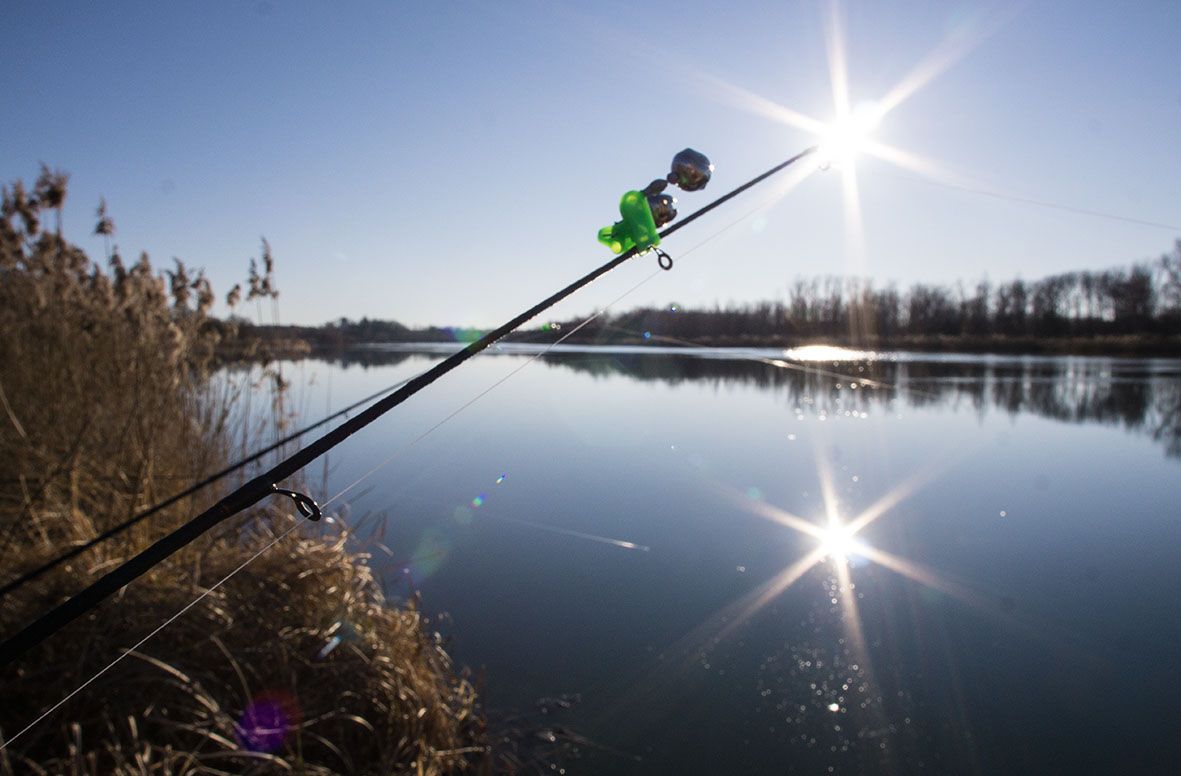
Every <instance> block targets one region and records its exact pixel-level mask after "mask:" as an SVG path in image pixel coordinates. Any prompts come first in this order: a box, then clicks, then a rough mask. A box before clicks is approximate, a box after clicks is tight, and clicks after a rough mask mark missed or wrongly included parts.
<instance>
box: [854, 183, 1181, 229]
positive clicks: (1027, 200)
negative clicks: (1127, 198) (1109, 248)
mask: <svg viewBox="0 0 1181 776" xmlns="http://www.w3.org/2000/svg"><path fill="white" fill-rule="evenodd" d="M874 174H875V175H884V176H887V177H890V178H897V179H898V180H903V181H910V182H911V183H925V184H926V185H928V186H938V187H940V188H944V189H952V190H953V191H965V192H968V193H969V194H982V195H984V196H986V197H994V198H996V199H1005V200H1008V201H1010V202H1020V203H1022V204H1026V205H1036V206H1038V207H1045V208H1050V209H1052V210H1062V211H1065V212H1067V213H1074V214H1076V215H1083V216H1093V217H1095V218H1106V219H1109V220H1111V221H1123V222H1124V223H1128V224H1137V225H1139V226H1151V227H1153V228H1155V229H1168V230H1170V231H1172V232H1181V226H1175V225H1173V224H1164V223H1161V222H1159V221H1146V220H1144V219H1142V218H1130V217H1129V216H1121V215H1116V214H1115V213H1104V212H1103V211H1101V210H1088V209H1086V208H1081V207H1074V206H1073V205H1061V204H1058V203H1057V202H1048V201H1046V200H1043V199H1033V198H1031V197H1019V196H1017V195H1015V194H1005V193H1003V192H1000V191H992V190H991V189H979V188H975V187H972V186H964V185H961V184H958V183H948V182H946V181H937V180H932V179H930V178H915V177H912V176H910V175H901V174H899V173H896V172H883V171H877V172H875V173H874Z"/></svg>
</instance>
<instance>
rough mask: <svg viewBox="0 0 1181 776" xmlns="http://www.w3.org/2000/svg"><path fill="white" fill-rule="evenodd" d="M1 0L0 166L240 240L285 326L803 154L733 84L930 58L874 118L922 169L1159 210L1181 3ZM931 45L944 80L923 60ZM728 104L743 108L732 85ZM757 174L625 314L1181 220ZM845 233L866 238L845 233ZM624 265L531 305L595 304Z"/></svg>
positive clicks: (476, 300) (1020, 269)
mask: <svg viewBox="0 0 1181 776" xmlns="http://www.w3.org/2000/svg"><path fill="white" fill-rule="evenodd" d="M841 15H842V16H843V22H842V23H840V24H838V25H836V26H834V24H833V22H832V18H833V16H832V9H831V8H830V4H829V3H828V2H827V0H808V2H801V3H790V2H781V3H757V2H742V1H739V2H732V3H726V4H721V3H704V2H694V1H692V0H685V1H684V2H680V3H676V4H665V3H621V2H601V3H593V4H590V3H575V2H540V1H539V0H533V1H530V0H524V1H522V2H473V3H452V2H441V3H410V2H398V3H395V2H384V3H377V2H365V3H363V2H357V3H296V2H290V3H288V2H273V3H271V2H259V3H253V2H239V3H231V2H199V3H198V2H191V3H163V4H160V3H148V2H145V3H107V4H97V3H81V2H72V3H53V4H49V3H37V2H23V1H18V2H13V0H9V2H7V3H5V10H4V14H3V17H4V18H3V22H2V24H3V27H4V32H3V41H4V54H5V56H4V60H5V67H4V68H3V69H2V70H0V92H2V93H3V95H4V99H3V100H2V101H0V119H2V126H3V131H2V132H0V178H3V180H5V181H11V180H13V179H15V178H18V177H19V178H24V179H25V180H26V181H30V182H31V180H32V179H33V178H34V177H35V176H36V173H37V169H38V163H39V162H41V161H44V162H46V163H48V164H49V165H51V166H53V167H59V168H61V169H64V170H65V171H67V172H69V173H70V174H71V191H70V199H69V202H68V207H67V210H66V214H65V222H66V229H67V232H68V235H69V236H70V237H72V238H73V239H74V240H75V241H78V242H81V243H82V244H83V245H84V246H86V247H87V248H88V249H90V250H91V251H92V252H93V254H94V255H100V254H101V250H102V244H101V242H100V241H99V240H98V239H97V238H93V237H89V236H87V235H88V233H89V230H90V229H91V228H92V227H93V222H94V219H93V217H92V214H93V211H94V208H95V205H96V204H97V202H98V198H99V196H100V195H103V196H105V197H106V198H107V201H108V203H109V206H110V210H111V213H112V215H113V217H114V218H115V221H116V224H117V226H118V233H117V235H116V237H117V243H118V245H119V247H120V249H121V251H122V252H123V254H124V255H125V256H132V257H133V256H135V255H137V254H138V252H139V251H141V250H146V251H148V252H149V253H150V254H151V255H152V257H153V259H154V260H155V261H156V263H157V265H158V266H163V265H164V263H165V262H167V261H168V260H169V259H170V258H171V257H172V256H179V257H181V258H182V259H184V260H185V261H186V263H188V264H190V265H194V266H200V267H204V268H205V269H206V270H207V272H208V273H209V274H210V276H211V277H212V279H213V281H214V284H215V287H216V288H217V289H218V290H219V291H220V292H224V291H225V290H227V289H228V288H229V286H230V285H232V284H233V283H234V282H236V281H237V280H240V279H241V278H242V277H243V276H244V275H245V268H246V260H247V258H248V257H250V256H252V255H257V254H258V239H259V236H260V235H265V236H266V237H267V238H268V239H269V240H270V241H271V244H272V246H273V248H274V251H275V256H276V260H277V273H276V279H277V282H278V286H279V288H280V289H281V291H282V297H281V299H280V310H281V316H282V319H283V320H284V322H304V323H321V322H323V321H326V320H329V319H333V318H338V317H341V316H348V317H350V318H360V317H362V316H369V317H373V318H390V319H396V320H400V321H403V322H405V323H409V324H414V325H421V324H428V323H437V324H452V325H471V326H491V325H495V324H498V323H501V322H502V321H504V320H506V319H508V318H509V317H511V316H512V315H514V314H515V313H516V312H518V311H519V310H520V309H521V308H523V307H525V306H528V305H530V304H532V303H534V302H536V301H537V300H539V299H541V298H543V297H544V296H546V295H548V293H550V292H551V291H553V290H554V289H556V288H558V287H560V286H562V285H565V284H566V283H567V282H569V281H571V280H573V279H574V278H576V277H578V276H580V275H581V274H583V273H584V272H585V271H587V270H589V269H591V268H592V267H594V266H596V265H597V264H599V263H601V262H602V261H604V260H606V259H607V258H609V257H610V253H609V252H608V251H607V250H606V249H605V248H603V247H602V246H601V245H599V244H598V243H597V242H596V240H595V233H596V231H597V230H598V229H599V227H601V226H604V225H606V224H609V223H610V222H611V221H613V220H615V219H616V218H618V211H617V205H618V199H619V196H620V195H621V194H622V193H623V192H624V191H625V190H627V189H629V188H633V187H637V188H638V187H642V186H643V185H644V184H646V183H647V182H648V181H650V180H651V179H653V178H655V177H660V176H662V175H663V174H664V173H665V172H667V165H668V162H669V160H670V159H671V157H672V155H673V154H674V153H675V152H676V151H678V150H680V149H681V148H684V147H686V146H692V147H694V148H697V149H698V150H701V151H704V152H705V153H706V154H708V155H709V156H710V157H711V159H712V160H713V161H714V163H715V164H716V166H717V170H716V172H715V175H714V180H713V182H712V183H711V185H710V187H709V188H708V189H706V190H705V191H702V192H695V193H683V192H682V193H679V194H678V199H679V209H680V212H681V213H682V215H684V214H687V213H689V212H691V211H692V210H694V209H696V208H697V207H698V206H700V205H702V204H705V203H706V202H707V201H709V200H710V199H712V198H713V197H715V196H717V195H718V194H720V193H722V192H724V191H725V190H727V189H729V188H731V187H733V186H735V185H737V184H739V183H741V182H743V181H744V180H746V179H747V178H749V177H751V176H752V175H754V174H756V173H758V172H761V171H762V170H763V169H765V168H767V167H769V166H771V165H772V164H774V163H776V162H778V161H781V160H782V159H784V158H786V157H787V156H789V155H791V154H792V153H794V152H796V151H798V150H800V149H801V148H803V147H805V146H807V145H810V144H811V143H812V142H814V138H813V137H812V136H811V135H810V134H809V133H807V132H805V131H802V130H801V129H800V128H798V127H794V126H790V125H788V124H785V123H783V122H781V121H778V120H775V119H773V118H771V117H770V116H769V115H768V113H773V111H767V110H763V111H760V110H758V109H756V107H757V106H758V105H760V104H761V105H763V106H767V105H779V106H783V107H785V108H789V109H791V110H792V111H797V112H800V113H803V114H807V115H809V116H812V117H815V118H817V119H820V120H823V121H827V120H829V119H830V118H831V117H832V116H833V115H834V107H833V93H832V90H831V88H830V67H829V63H830V57H829V54H828V52H829V50H830V49H831V46H830V45H828V44H829V42H830V40H831V37H830V35H829V32H830V31H831V30H834V29H836V30H840V31H841V39H842V40H843V42H844V48H845V54H846V58H847V71H848V90H849V96H850V102H851V103H857V102H860V101H865V100H881V99H882V98H883V97H884V96H885V95H886V94H887V93H889V92H890V91H891V89H892V88H893V87H895V85H897V84H898V83H900V82H903V81H905V80H906V79H907V78H908V76H909V75H911V74H912V73H914V72H915V69H916V67H917V68H919V72H923V71H924V67H925V66H924V65H923V64H922V63H924V62H926V63H932V64H933V65H935V66H934V67H932V68H931V70H930V72H936V71H938V72H937V74H936V75H935V77H934V78H931V79H930V80H929V81H928V82H926V84H925V85H924V86H923V87H922V88H920V89H918V90H917V91H915V92H914V93H913V94H912V95H911V96H910V97H909V98H908V99H906V100H905V101H903V102H902V103H901V104H899V105H898V106H897V107H896V108H895V109H894V110H892V111H891V112H890V113H889V114H887V115H886V116H885V118H884V120H883V121H882V124H881V126H880V129H879V131H878V133H877V138H878V139H880V140H881V141H882V142H886V143H889V144H890V145H892V146H894V147H897V148H900V149H904V150H906V151H908V152H910V153H913V154H918V155H921V156H922V157H924V158H926V159H927V160H930V161H931V162H933V163H934V164H935V165H936V167H935V170H936V171H937V172H938V174H939V176H940V180H944V181H952V182H955V183H957V184H963V185H967V186H969V187H975V188H982V189H987V190H990V191H997V192H1001V193H1006V194H1010V195H1015V196H1019V197H1026V198H1032V199H1037V200H1044V201H1049V202H1055V203H1059V204H1063V205H1069V206H1072V207H1077V208H1083V209H1088V210H1095V211H1102V212H1107V213H1111V214H1116V215H1121V216H1126V217H1129V218H1135V219H1142V220H1147V221H1153V222H1161V223H1165V224H1181V78H1179V75H1181V66H1179V65H1178V60H1177V42H1178V40H1181V3H1178V2H1176V0H1161V1H1160V2H1152V1H1149V0H1144V1H1143V2H1135V3H1111V2H1081V1H1080V2H1064V1H1059V2H1050V1H1038V0H1033V1H1032V2H1027V3H1022V4H1014V3H997V4H985V3H968V2H955V0H950V1H949V0H929V1H924V2H920V1H918V0H907V1H906V2H891V3H881V2H846V3H844V4H843V5H842V6H841ZM940 63H943V64H945V65H946V66H945V67H942V68H941V67H937V66H938V65H939V64H940ZM743 95H746V96H743ZM856 180H857V183H858V189H859V194H860V208H861V213H862V219H863V222H864V223H863V241H862V243H858V241H857V240H856V239H851V238H850V237H849V232H848V220H847V216H846V208H845V205H844V199H843V197H844V186H845V177H844V176H843V175H842V173H841V172H839V171H835V170H830V171H829V172H824V173H821V172H817V173H816V174H815V175H812V176H810V177H808V178H807V179H806V180H803V181H802V182H801V183H800V184H799V185H798V186H797V187H795V188H794V189H793V190H792V191H790V192H789V193H787V194H786V196H784V197H782V198H780V199H778V200H777V201H776V202H774V204H772V205H770V206H769V207H767V208H765V209H764V210H762V211H760V212H759V213H757V214H755V215H754V216H752V217H750V218H747V219H746V220H744V221H741V222H740V223H738V224H736V225H734V226H733V227H732V228H730V229H728V230H726V231H724V232H723V233H721V234H717V233H718V231H719V230H721V229H722V228H723V227H726V226H727V225H729V224H731V223H732V222H734V221H735V220H736V219H738V218H739V217H740V216H743V215H745V214H747V213H748V212H749V211H750V210H751V209H752V208H754V207H755V206H756V205H759V204H761V203H763V202H765V201H767V200H768V198H770V197H771V196H772V195H773V194H775V187H774V185H772V184H769V185H768V186H766V187H764V188H762V189H758V190H755V191H752V192H751V193H750V194H748V195H746V196H745V197H744V198H743V199H741V200H737V201H735V202H734V203H731V204H729V205H727V206H725V208H724V209H722V210H719V211H716V212H715V213H713V214H711V215H710V216H708V217H707V218H704V219H702V220H701V221H700V222H698V223H696V224H694V225H692V226H689V227H687V228H686V229H684V230H683V231H682V232H680V233H679V234H678V235H676V236H675V237H673V238H670V239H669V240H668V241H667V242H666V244H665V246H664V247H665V248H666V249H667V250H668V251H669V252H670V253H671V254H672V255H673V256H674V257H677V256H678V255H680V254H683V253H685V252H686V251H688V250H689V249H690V248H691V247H693V246H695V245H697V244H698V243H700V242H701V241H702V240H705V239H706V238H709V237H714V239H712V240H711V241H710V242H709V243H708V244H706V245H704V246H702V247H701V248H700V249H698V250H696V251H694V252H693V254H692V255H687V256H685V258H684V260H683V261H680V262H678V264H677V266H676V268H675V269H674V271H672V272H670V273H663V274H661V275H660V276H659V277H656V278H654V279H652V280H651V281H650V282H648V283H646V284H645V285H644V286H643V287H641V288H640V289H639V290H637V291H635V292H634V293H632V294H631V295H630V296H629V297H627V299H625V300H624V301H623V302H621V303H620V305H621V308H620V309H626V308H628V307H632V306H635V305H640V304H665V303H668V302H671V301H676V302H679V303H681V304H684V305H713V304H714V303H715V302H719V303H722V304H726V303H728V302H731V301H734V302H743V301H753V300H759V299H771V298H776V297H780V296H782V295H783V294H784V293H785V290H786V287H787V284H788V283H789V282H790V280H791V279H792V278H794V277H796V276H812V275H817V274H826V273H837V274H845V273H856V274H863V275H866V276H869V277H872V278H874V279H876V280H878V281H881V282H885V281H896V282H899V283H901V284H909V283H911V282H915V281H919V280H923V281H933V282H952V281H955V280H957V279H964V280H965V281H968V282H975V281H976V280H978V279H980V278H981V277H984V276H988V277H990V278H991V279H993V280H1004V279H1009V278H1011V277H1013V276H1015V275H1018V274H1020V275H1021V276H1023V277H1025V278H1036V277H1039V276H1042V275H1046V274H1050V273H1054V272H1059V271H1065V270H1072V269H1084V268H1092V269H1094V268H1106V267H1110V266H1113V265H1123V264H1127V263H1128V262H1130V261H1133V260H1140V259H1147V258H1153V257H1155V256H1158V255H1159V254H1161V253H1163V252H1164V251H1165V250H1167V249H1168V248H1169V247H1170V246H1171V245H1172V242H1173V240H1174V238H1176V237H1178V236H1181V231H1173V230H1169V229H1162V228H1158V227H1153V226H1146V225H1139V224H1133V223H1128V222H1124V221H1118V220H1111V219H1104V218H1098V217H1094V216H1085V215H1079V214H1075V213H1069V212H1064V211H1060V210H1053V209H1048V208H1042V207H1037V206H1034V205H1030V204H1024V203H1019V202H1014V201H1011V200H1006V199H998V198H995V197H989V196H984V195H981V194H979V193H971V192H967V191H963V190H960V189H952V188H946V187H942V186H937V185H932V184H931V183H929V182H923V180H924V177H923V175H921V174H919V173H916V172H913V171H907V170H904V169H900V168H898V167H896V166H894V165H892V164H888V163H886V162H884V161H880V160H878V159H875V158H873V157H869V156H866V157H862V158H859V159H858V162H857V165H856ZM858 245H862V247H860V248H859V247H858ZM653 268H655V259H654V258H652V257H642V258H640V259H637V260H635V261H634V262H632V263H631V264H630V265H628V266H625V267H624V268H623V269H621V270H620V271H619V272H618V273H616V275H617V276H614V277H609V278H608V279H606V280H604V281H603V282H602V283H600V284H597V285H596V286H594V287H592V288H590V289H588V290H586V291H584V292H582V293H580V294H578V295H577V296H575V297H574V298H573V299H572V300H570V301H569V302H567V303H565V304H564V305H563V306H562V307H561V308H560V309H558V310H557V311H555V313H554V317H558V318H565V317H569V316H573V315H577V314H580V313H585V312H589V311H591V310H593V309H595V308H596V307H597V306H600V305H603V304H606V303H607V302H609V301H611V300H612V299H614V298H615V297H617V296H618V295H619V294H620V293H622V292H623V291H625V290H627V289H628V288H630V287H631V286H633V285H635V284H636V283H637V282H639V281H640V280H642V279H643V278H644V277H646V276H647V275H648V274H649V273H650V272H651V270H652V269H653Z"/></svg>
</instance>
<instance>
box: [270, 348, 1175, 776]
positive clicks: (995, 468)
mask: <svg viewBox="0 0 1181 776" xmlns="http://www.w3.org/2000/svg"><path fill="white" fill-rule="evenodd" d="M439 358H440V355H439V354H437V353H436V354H431V353H413V352H398V351H394V352H372V353H369V354H367V355H364V356H356V357H350V358H349V359H346V360H344V361H337V362H326V361H306V362H298V363H287V364H285V365H284V367H283V369H284V374H285V376H286V377H288V378H289V379H290V378H294V380H295V382H296V385H295V387H294V388H293V399H294V401H295V403H296V404H297V405H298V407H299V408H300V412H301V414H302V416H303V417H304V418H305V419H309V420H310V419H315V418H318V417H320V416H322V415H323V414H325V412H326V410H327V409H328V408H329V407H332V408H334V409H335V408H337V407H340V406H343V405H344V404H346V403H348V402H349V401H352V400H354V399H356V398H359V397H361V396H364V395H366V394H368V393H372V392H373V391H376V390H378V389H380V388H381V387H383V386H386V385H389V384H391V383H394V382H396V381H398V380H401V379H405V378H407V377H410V376H412V375H414V374H416V373H418V372H420V371H422V370H423V369H425V368H427V367H429V366H430V365H431V364H432V363H434V362H436V361H437V360H438V359H439ZM528 360H529V355H528V354H525V353H522V352H520V351H519V350H513V349H507V350H504V351H501V352H499V353H497V354H492V355H488V356H481V357H479V358H477V359H474V360H473V361H472V362H470V363H469V364H467V365H465V366H464V367H462V368H461V369H459V370H457V372H456V373H454V374H453V375H450V376H448V377H446V378H444V379H443V380H442V381H440V382H439V383H438V384H437V385H436V387H434V388H432V389H431V390H429V391H427V392H424V393H423V394H422V395H420V396H417V397H415V398H414V399H412V400H411V401H409V402H408V403H406V404H405V405H403V406H402V407H400V408H398V409H397V410H395V411H394V412H393V413H391V415H390V416H388V417H387V418H384V419H383V420H382V421H380V422H378V423H377V424H375V425H374V426H373V427H371V428H370V429H367V430H366V431H365V432H362V433H361V434H360V435H358V436H357V437H356V438H354V439H352V440H350V441H349V442H347V443H346V444H345V445H344V446H342V447H341V448H340V449H339V452H334V453H333V454H332V457H331V459H330V461H329V464H328V467H327V472H326V473H325V472H322V471H315V472H312V479H313V480H316V481H317V482H319V481H320V480H321V479H322V478H323V477H324V476H326V477H327V482H326V487H324V491H325V492H326V493H328V494H334V493H336V492H338V491H339V490H340V489H342V488H344V487H345V486H347V485H349V484H350V483H353V482H354V481H355V480H356V479H357V478H358V477H360V476H361V475H363V474H364V473H366V472H368V471H370V470H371V469H372V468H373V467H374V466H377V465H378V464H380V463H382V462H383V461H388V462H387V463H386V464H385V465H384V466H382V468H380V469H379V470H378V471H377V472H376V473H375V474H373V475H372V476H370V477H369V478H368V479H366V480H365V481H364V482H363V483H361V484H360V485H358V486H357V487H355V488H353V489H352V490H350V491H349V492H348V493H347V494H346V495H345V496H344V497H343V498H342V499H340V500H338V501H337V502H335V503H334V504H333V505H332V506H333V507H343V508H344V509H345V510H346V511H347V517H348V520H349V521H350V522H353V523H356V522H357V521H360V520H364V521H365V522H364V529H363V531H362V533H363V534H364V535H365V537H366V540H365V544H366V546H367V548H368V549H370V550H371V551H372V552H373V561H372V562H373V564H374V565H375V567H377V568H378V569H379V570H380V572H381V573H382V575H383V577H384V579H385V580H386V586H387V589H388V591H389V593H390V595H391V596H393V597H398V598H400V597H404V596H406V595H407V594H408V592H409V591H410V590H418V591H421V594H422V597H423V602H424V606H425V608H426V609H427V610H428V611H430V612H433V613H436V614H437V613H443V612H445V613H446V614H447V618H446V619H445V620H444V621H443V622H442V624H441V629H442V630H443V632H444V633H445V634H447V635H448V636H449V638H450V648H451V651H452V654H453V655H454V657H455V658H456V660H457V661H458V662H459V663H461V664H464V665H467V666H470V667H471V668H472V670H473V673H474V675H475V677H477V678H478V679H479V681H480V682H482V690H483V693H484V697H485V700H486V702H487V704H488V706H489V707H490V709H491V717H492V720H493V721H494V722H497V723H499V724H502V725H505V726H512V727H515V728H517V729H519V730H524V731H525V732H526V740H527V741H528V742H530V746H527V747H526V750H525V751H524V752H523V756H534V757H537V758H538V759H539V761H540V762H543V763H544V765H545V767H546V769H547V770H548V766H549V764H551V763H552V764H553V765H554V766H555V770H553V771H550V772H558V771H557V770H556V769H560V768H565V770H566V772H567V773H572V774H576V773H654V772H655V773H796V772H798V773H829V772H833V773H858V772H895V773H914V772H929V773H1047V772H1073V773H1078V772H1085V773H1091V772H1098V773H1131V772H1170V771H1172V772H1177V771H1176V770H1175V769H1176V768H1179V767H1181V509H1179V507H1178V504H1179V501H1181V361H1174V360H1127V359H1092V358H997V357H977V356H923V355H916V354H898V355H895V356H892V357H884V358H879V359H873V360H851V361H847V360H838V361H832V360H825V361H819V362H799V361H792V360H785V359H784V355H783V352H782V351H723V352H720V353H719V352H717V351H692V352H688V353H686V352H662V351H659V350H651V351H646V350H640V349H621V350H616V351H591V352H579V351H564V352H560V353H551V354H549V355H547V356H545V357H544V358H542V359H539V360H536V361H534V362H532V363H528V365H527V366H526V367H525V368H524V369H521V370H520V371H519V372H517V373H515V374H513V373H514V370H518V369H519V368H520V367H522V366H523V365H526V363H527V362H528ZM510 374H511V375H512V376H511V378H510V379H508V380H507V381H506V382H504V383H503V384H501V385H499V386H497V387H496V388H495V389H494V390H492V391H491V392H490V393H488V394H487V395H485V396H483V397H482V398H480V399H479V400H478V401H476V402H475V403H474V404H472V405H471V406H469V407H467V408H466V409H464V410H463V411H462V412H461V413H460V414H459V415H457V416H455V417H454V418H452V419H451V420H449V421H447V422H446V423H445V424H444V425H442V426H441V427H439V428H437V429H436V430H435V431H433V432H432V433H430V434H429V435H428V436H426V437H425V438H422V439H421V440H420V441H418V442H414V440H415V439H416V438H418V437H419V436H420V435H421V434H423V433H424V432H426V431H428V430H430V429H431V428H433V427H434V426H435V425H436V424H438V423H439V422H440V421H441V420H443V419H444V418H446V417H447V416H448V415H450V414H451V413H453V412H454V411H455V410H456V409H457V408H459V407H461V406H462V405H464V404H465V403H467V402H469V401H470V400H471V399H472V398H473V397H474V396H476V395H477V394H479V393H480V392H482V391H484V390H485V389H486V388H488V387H489V386H491V385H493V384H494V383H496V382H497V381H499V380H501V379H502V378H505V377H506V376H508V375H510ZM391 456H392V459H391ZM321 496H323V494H321ZM833 526H857V527H858V528H859V530H857V531H856V533H855V535H853V533H852V529H851V528H844V529H842V528H839V527H838V528H835V529H834V528H833ZM543 698H546V699H549V700H548V701H545V702H543V703H541V704H540V705H539V704H538V700H539V699H543ZM566 706H569V707H568V708H566ZM543 711H544V713H543ZM550 739H554V740H555V741H556V743H558V744H565V746H559V747H554V746H552V745H551V744H550V743H549V740H550Z"/></svg>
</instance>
